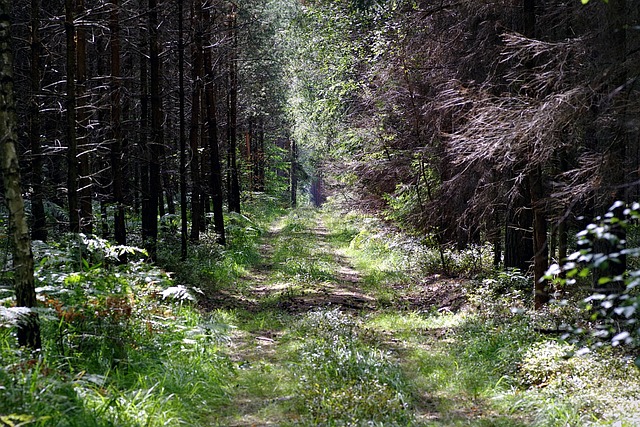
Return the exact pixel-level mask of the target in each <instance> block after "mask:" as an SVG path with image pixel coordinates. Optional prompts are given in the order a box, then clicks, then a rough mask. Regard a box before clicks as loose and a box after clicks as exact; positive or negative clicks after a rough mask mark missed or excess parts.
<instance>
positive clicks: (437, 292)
mask: <svg viewBox="0 0 640 427" xmlns="http://www.w3.org/2000/svg"><path fill="white" fill-rule="evenodd" d="M468 286H469V281H467V280H465V279H457V278H447V277H443V276H441V275H438V274H434V275H432V276H429V277H426V278H425V279H424V280H423V281H422V283H420V284H419V285H415V284H414V285H411V291H409V292H408V293H407V294H406V296H405V298H404V301H405V303H406V307H407V308H409V309H410V310H424V311H432V310H437V311H440V312H447V311H448V312H452V313H456V312H458V311H460V310H462V309H464V308H465V307H466V306H467V305H468V304H469V299H468V295H467V287H468Z"/></svg>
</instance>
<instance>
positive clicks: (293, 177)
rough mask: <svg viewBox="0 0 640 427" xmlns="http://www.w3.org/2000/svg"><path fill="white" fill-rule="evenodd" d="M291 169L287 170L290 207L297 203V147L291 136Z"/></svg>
mask: <svg viewBox="0 0 640 427" xmlns="http://www.w3.org/2000/svg"><path fill="white" fill-rule="evenodd" d="M289 147H290V150H291V152H290V154H289V155H290V156H291V170H290V171H289V186H290V190H291V207H292V208H295V207H296V206H297V205H298V173H297V170H298V148H297V146H296V141H295V140H294V139H293V138H292V139H291V142H290V145H289Z"/></svg>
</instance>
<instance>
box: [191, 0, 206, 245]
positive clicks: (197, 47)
mask: <svg viewBox="0 0 640 427" xmlns="http://www.w3.org/2000/svg"><path fill="white" fill-rule="evenodd" d="M192 8H193V9H192V10H191V27H192V28H193V48H192V63H193V68H192V73H193V92H192V94H191V126H190V128H189V146H190V149H191V153H190V154H191V161H190V170H191V235H190V238H191V240H193V241H197V240H198V239H199V238H200V231H201V230H200V228H201V226H200V218H201V216H202V214H201V211H202V206H201V205H200V200H201V198H202V175H201V173H200V152H199V140H200V132H199V130H200V109H201V107H202V99H201V96H202V79H203V74H204V69H203V67H204V65H203V58H202V55H203V40H202V27H203V25H204V22H203V19H202V2H201V1H196V2H194V3H193V4H192Z"/></svg>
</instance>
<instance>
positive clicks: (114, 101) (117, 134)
mask: <svg viewBox="0 0 640 427" xmlns="http://www.w3.org/2000/svg"><path fill="white" fill-rule="evenodd" d="M119 15H120V5H119V0H113V5H112V9H111V17H110V21H109V26H110V30H111V82H110V84H111V132H112V138H113V142H112V143H111V178H112V180H113V182H112V184H111V192H112V197H113V203H114V205H115V214H114V218H113V222H114V227H113V229H114V237H115V241H116V243H117V244H119V245H126V244H127V230H126V225H125V210H124V194H123V177H122V105H121V102H122V99H121V93H122V85H121V84H120V76H121V73H120V16H119Z"/></svg>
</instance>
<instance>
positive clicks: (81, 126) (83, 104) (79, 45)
mask: <svg viewBox="0 0 640 427" xmlns="http://www.w3.org/2000/svg"><path fill="white" fill-rule="evenodd" d="M84 12H85V7H84V0H76V13H75V16H82V15H83V14H84ZM76 70H77V79H76V104H77V106H76V108H77V111H76V116H77V117H76V118H77V131H76V132H77V135H76V140H77V143H78V153H77V154H78V161H79V164H80V169H79V171H78V185H79V189H78V197H79V203H80V230H81V231H82V232H83V233H86V234H91V233H93V207H92V200H91V199H92V197H91V192H92V188H93V185H92V182H91V181H92V178H91V155H90V153H91V150H90V149H89V148H88V146H89V132H88V130H89V114H88V109H89V108H90V107H89V102H88V100H87V99H88V94H87V31H86V30H85V28H84V27H83V26H82V25H79V26H77V27H76Z"/></svg>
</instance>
